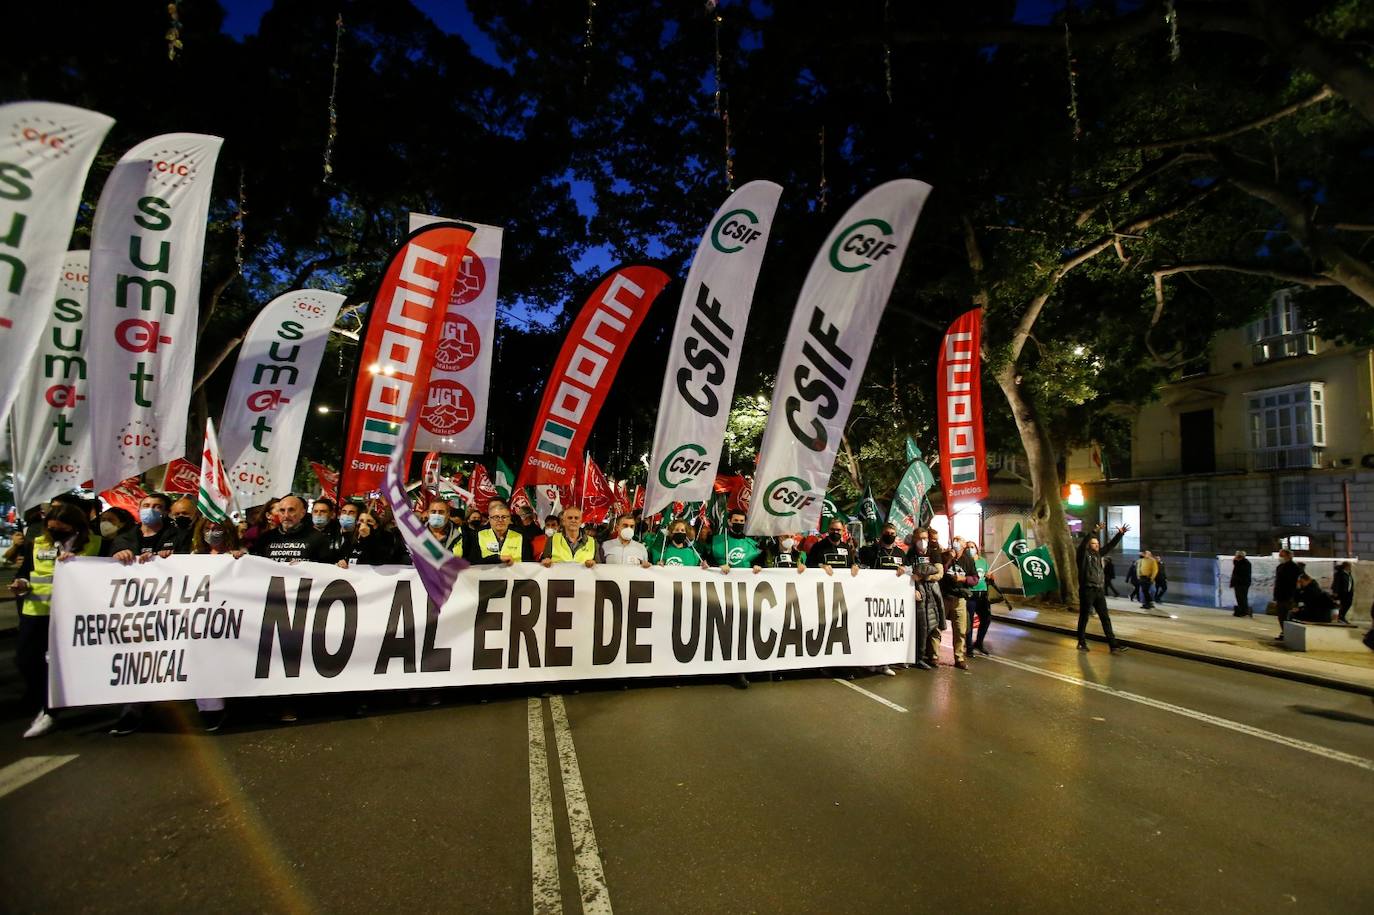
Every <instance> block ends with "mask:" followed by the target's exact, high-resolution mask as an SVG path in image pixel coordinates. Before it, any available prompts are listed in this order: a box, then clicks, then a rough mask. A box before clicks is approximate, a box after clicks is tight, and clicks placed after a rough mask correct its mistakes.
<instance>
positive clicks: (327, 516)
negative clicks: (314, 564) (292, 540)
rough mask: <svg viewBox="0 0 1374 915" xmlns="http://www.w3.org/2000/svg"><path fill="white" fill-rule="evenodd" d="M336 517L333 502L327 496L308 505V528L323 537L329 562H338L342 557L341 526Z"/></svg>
mask: <svg viewBox="0 0 1374 915" xmlns="http://www.w3.org/2000/svg"><path fill="white" fill-rule="evenodd" d="M337 515H338V511H337V509H336V508H335V506H334V500H333V499H330V498H328V497H327V496H320V497H319V498H318V499H316V500H315V501H314V502H313V503H311V505H310V526H311V527H313V528H315V530H317V531H319V532H320V533H321V534H323V535H324V539H325V544H326V547H327V549H328V551H329V561H330V562H338V561H339V560H340V559H342V558H343V556H344V549H345V546H344V539H345V538H344V532H343V525H341V524H339V521H338V517H337Z"/></svg>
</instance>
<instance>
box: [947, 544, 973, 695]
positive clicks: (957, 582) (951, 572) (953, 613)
mask: <svg viewBox="0 0 1374 915" xmlns="http://www.w3.org/2000/svg"><path fill="white" fill-rule="evenodd" d="M940 557H941V565H943V566H944V569H945V574H944V576H943V577H942V578H941V579H940V594H941V596H942V597H943V598H944V602H945V619H947V620H949V628H950V633H951V634H952V636H953V638H954V646H953V647H954V666H955V667H957V668H959V669H960V670H968V661H967V660H966V659H965V655H964V648H965V644H966V642H967V635H966V634H967V632H968V597H969V594H970V593H972V592H971V591H970V590H969V589H970V588H972V587H973V586H974V585H976V584H978V566H977V565H976V564H975V563H974V561H973V559H971V558H970V557H968V556H967V555H960V554H958V553H955V552H954V550H945V551H944V552H943V553H942V554H940Z"/></svg>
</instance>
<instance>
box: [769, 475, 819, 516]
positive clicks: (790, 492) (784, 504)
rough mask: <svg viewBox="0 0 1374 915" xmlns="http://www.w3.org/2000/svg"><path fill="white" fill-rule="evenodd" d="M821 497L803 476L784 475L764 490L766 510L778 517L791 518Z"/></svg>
mask: <svg viewBox="0 0 1374 915" xmlns="http://www.w3.org/2000/svg"><path fill="white" fill-rule="evenodd" d="M819 499H820V496H819V494H817V493H816V492H815V490H813V489H812V488H811V484H810V483H808V482H806V481H805V480H803V479H802V478H801V477H782V478H781V479H778V480H774V481H773V482H772V483H769V484H768V486H766V487H765V488H764V490H763V507H764V510H765V511H767V512H768V514H770V515H773V516H774V517H776V518H790V517H792V516H793V515H795V514H797V513H799V512H800V511H801V510H802V509H803V508H806V507H807V506H809V505H814V504H816V502H817V501H819Z"/></svg>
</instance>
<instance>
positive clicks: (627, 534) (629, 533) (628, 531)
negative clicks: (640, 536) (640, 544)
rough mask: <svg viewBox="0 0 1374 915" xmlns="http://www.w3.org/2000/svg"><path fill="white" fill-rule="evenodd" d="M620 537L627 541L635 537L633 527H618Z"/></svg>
mask: <svg viewBox="0 0 1374 915" xmlns="http://www.w3.org/2000/svg"><path fill="white" fill-rule="evenodd" d="M620 539H621V540H624V541H625V542H626V543H629V542H630V541H631V540H633V539H635V529H634V528H632V527H622V528H621V529H620Z"/></svg>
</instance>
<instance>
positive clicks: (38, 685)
mask: <svg viewBox="0 0 1374 915" xmlns="http://www.w3.org/2000/svg"><path fill="white" fill-rule="evenodd" d="M32 544H33V550H32V553H31V554H30V555H29V557H28V558H27V559H26V560H25V562H24V563H23V565H21V566H20V567H19V571H18V573H17V574H16V575H15V578H14V581H12V582H10V589H11V590H12V591H14V592H15V593H16V594H23V595H24V605H23V608H22V609H21V611H20V614H19V633H18V635H19V637H18V639H16V641H15V647H14V663H15V665H16V666H17V667H18V668H19V674H20V676H21V677H22V678H23V680H24V695H23V698H22V699H21V702H22V705H23V710H24V713H25V714H27V713H29V712H36V714H35V715H34V719H33V721H32V722H31V723H30V724H29V726H28V728H27V729H26V730H25V731H24V736H25V737H41V736H43V735H44V734H46V733H48V732H49V731H51V730H52V729H53V728H54V727H55V726H56V724H57V721H56V720H55V719H54V718H53V716H52V713H51V710H50V709H49V708H48V626H49V621H50V614H51V613H52V595H53V575H54V573H55V572H56V570H57V563H58V562H63V561H66V560H67V559H70V558H71V557H72V556H98V555H100V536H99V535H98V534H92V533H91V529H90V526H89V523H88V518H87V513H86V512H85V511H83V510H81V509H80V508H77V507H76V506H74V505H70V504H64V503H61V502H54V503H53V504H52V505H51V506H50V507H49V509H48V512H47V516H46V518H45V520H44V528H43V533H41V534H39V535H38V536H37V537H35V538H34V539H33V541H32Z"/></svg>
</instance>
